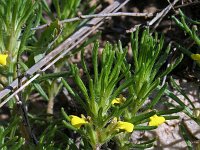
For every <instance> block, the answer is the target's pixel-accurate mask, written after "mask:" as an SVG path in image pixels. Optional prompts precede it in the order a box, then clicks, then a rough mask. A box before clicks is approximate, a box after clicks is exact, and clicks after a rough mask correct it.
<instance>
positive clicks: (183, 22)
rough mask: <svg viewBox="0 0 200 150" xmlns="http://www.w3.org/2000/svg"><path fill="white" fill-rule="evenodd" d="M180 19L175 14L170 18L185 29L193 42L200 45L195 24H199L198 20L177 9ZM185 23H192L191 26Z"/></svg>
mask: <svg viewBox="0 0 200 150" xmlns="http://www.w3.org/2000/svg"><path fill="white" fill-rule="evenodd" d="M179 14H180V17H181V18H180V20H178V19H177V18H176V17H175V16H172V19H173V20H174V21H175V22H176V24H177V25H178V26H179V27H180V28H181V29H182V30H183V31H185V32H186V33H187V34H188V35H189V36H190V37H191V38H192V39H193V40H194V41H195V42H196V44H197V45H199V46H200V37H199V36H198V28H197V25H200V22H199V21H193V20H192V19H190V18H188V17H187V16H185V15H184V14H183V12H182V11H181V10H180V9H179ZM187 23H191V24H193V27H192V28H191V27H189V25H188V24H187Z"/></svg>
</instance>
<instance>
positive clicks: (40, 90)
mask: <svg viewBox="0 0 200 150" xmlns="http://www.w3.org/2000/svg"><path fill="white" fill-rule="evenodd" d="M33 86H34V88H35V89H36V90H37V91H38V92H39V93H40V95H41V96H42V97H43V98H44V99H45V100H47V101H48V100H49V98H48V96H47V94H46V93H45V91H44V90H43V88H42V87H41V85H40V84H39V83H36V82H33Z"/></svg>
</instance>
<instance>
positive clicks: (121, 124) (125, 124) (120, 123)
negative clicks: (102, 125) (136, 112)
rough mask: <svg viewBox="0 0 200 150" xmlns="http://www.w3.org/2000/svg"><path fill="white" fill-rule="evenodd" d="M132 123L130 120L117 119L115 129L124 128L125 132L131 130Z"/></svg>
mask: <svg viewBox="0 0 200 150" xmlns="http://www.w3.org/2000/svg"><path fill="white" fill-rule="evenodd" d="M133 128H134V125H133V124H132V123H130V122H123V121H118V122H117V127H116V129H120V130H125V131H126V132H132V131H133Z"/></svg>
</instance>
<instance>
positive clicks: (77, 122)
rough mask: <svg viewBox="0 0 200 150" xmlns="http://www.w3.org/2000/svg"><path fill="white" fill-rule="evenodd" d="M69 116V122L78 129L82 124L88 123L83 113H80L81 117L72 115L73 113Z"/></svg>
mask: <svg viewBox="0 0 200 150" xmlns="http://www.w3.org/2000/svg"><path fill="white" fill-rule="evenodd" d="M70 117H71V124H72V125H73V126H74V127H76V128H78V129H79V128H80V127H81V126H82V125H84V124H86V123H88V122H87V121H86V118H85V116H84V115H81V118H80V117H78V116H74V115H71V116H70Z"/></svg>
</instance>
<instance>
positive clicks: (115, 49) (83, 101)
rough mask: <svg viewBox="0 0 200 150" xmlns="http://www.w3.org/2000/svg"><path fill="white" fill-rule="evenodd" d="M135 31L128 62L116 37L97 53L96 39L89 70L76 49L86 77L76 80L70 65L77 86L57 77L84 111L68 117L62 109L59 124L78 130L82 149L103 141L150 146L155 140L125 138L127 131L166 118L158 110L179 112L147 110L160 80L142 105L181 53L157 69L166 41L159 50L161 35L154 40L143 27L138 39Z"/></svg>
mask: <svg viewBox="0 0 200 150" xmlns="http://www.w3.org/2000/svg"><path fill="white" fill-rule="evenodd" d="M138 34H139V30H137V32H136V33H134V34H132V37H131V44H132V46H131V48H132V52H133V64H128V62H127V60H126V55H127V53H126V52H127V49H126V48H125V49H123V48H122V46H121V43H120V42H119V44H118V45H115V46H112V45H111V44H109V43H107V44H106V46H105V48H104V50H103V52H102V54H101V55H100V56H99V57H98V42H96V43H95V44H94V47H93V51H92V64H93V70H92V71H91V70H90V69H89V68H88V67H87V64H86V62H85V60H84V53H83V52H84V51H82V67H83V70H84V72H85V76H86V77H87V80H82V79H81V77H80V75H79V74H80V73H79V68H78V67H77V66H76V65H73V64H72V65H71V71H72V74H73V77H74V82H75V83H76V84H77V86H78V87H77V88H76V89H74V88H71V87H70V85H69V84H68V83H67V81H65V80H64V79H62V82H63V84H64V86H65V87H66V89H67V90H68V92H69V93H70V94H72V96H73V97H74V99H75V100H76V101H77V102H78V103H79V104H80V105H81V107H82V108H83V109H84V111H85V114H84V115H83V114H82V115H81V114H79V115H78V116H74V114H70V115H69V116H68V115H67V114H66V113H65V112H64V110H62V112H63V115H64V116H65V118H66V121H65V120H64V121H63V123H64V125H65V126H66V127H68V128H70V129H72V130H74V131H76V132H78V133H79V134H80V135H81V137H82V139H83V147H84V148H85V149H89V148H92V149H100V147H101V146H102V145H103V144H105V143H108V142H109V141H115V142H116V145H117V146H118V148H119V149H121V148H123V149H130V148H132V147H144V148H145V147H149V146H152V143H153V141H155V139H153V140H152V139H151V140H149V141H146V142H145V143H144V144H142V143H141V144H139V145H138V144H133V143H131V142H130V138H131V133H132V132H134V130H151V129H155V128H156V127H157V126H159V125H160V124H162V123H164V122H165V120H166V119H169V118H170V116H168V117H165V116H160V115H166V114H170V113H173V112H178V111H180V109H178V110H177V111H174V110H173V111H170V110H168V112H166V113H165V112H162V113H159V110H157V111H156V110H153V108H154V106H155V104H156V103H157V102H158V100H159V99H160V97H161V95H162V94H163V92H164V90H165V89H166V87H167V86H166V85H164V86H162V88H161V89H160V90H159V91H158V92H157V95H156V96H155V97H154V99H153V100H152V101H151V102H150V103H149V104H148V105H144V103H145V102H146V100H147V99H148V97H149V96H150V94H151V93H152V91H154V90H155V89H158V86H159V85H160V80H161V79H162V78H163V77H164V76H165V75H167V74H168V73H169V72H170V71H172V69H173V68H174V67H176V65H177V64H178V63H179V62H180V60H181V59H182V57H180V58H178V59H177V60H175V61H174V62H172V63H171V65H169V66H168V67H167V68H166V70H164V71H162V72H159V70H160V68H161V67H162V65H163V64H164V63H165V61H166V59H167V57H168V53H169V50H170V45H169V46H168V48H167V49H166V50H165V51H164V50H163V42H164V39H163V37H161V38H160V39H159V38H158V35H157V34H156V35H155V36H152V35H151V34H150V33H149V30H148V29H147V30H144V31H143V34H142V37H141V39H139V38H138ZM98 58H99V59H98ZM145 122H146V123H147V122H149V126H148V125H147V124H146V125H140V124H143V123H145ZM88 144H89V145H88Z"/></svg>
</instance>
